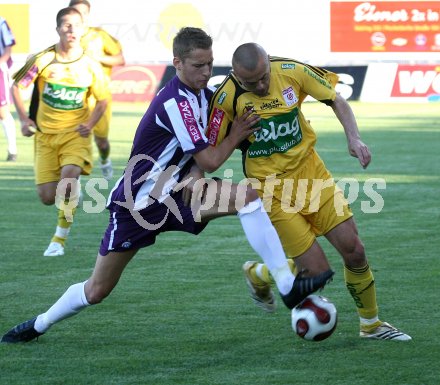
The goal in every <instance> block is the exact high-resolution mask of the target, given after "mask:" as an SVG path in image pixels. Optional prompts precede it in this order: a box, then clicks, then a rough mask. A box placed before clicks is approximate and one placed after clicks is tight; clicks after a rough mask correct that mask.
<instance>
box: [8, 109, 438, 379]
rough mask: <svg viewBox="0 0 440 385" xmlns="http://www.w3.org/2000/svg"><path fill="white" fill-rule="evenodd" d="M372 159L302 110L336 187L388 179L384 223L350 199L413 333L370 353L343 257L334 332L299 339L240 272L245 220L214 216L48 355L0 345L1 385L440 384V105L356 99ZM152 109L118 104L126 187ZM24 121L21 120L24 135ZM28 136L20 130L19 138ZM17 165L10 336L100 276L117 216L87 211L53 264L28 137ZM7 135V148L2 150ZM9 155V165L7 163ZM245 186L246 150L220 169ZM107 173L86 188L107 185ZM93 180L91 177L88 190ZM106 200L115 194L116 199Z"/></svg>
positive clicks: (151, 254) (56, 335)
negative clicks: (108, 230)
mask: <svg viewBox="0 0 440 385" xmlns="http://www.w3.org/2000/svg"><path fill="white" fill-rule="evenodd" d="M352 107H353V109H354V111H355V114H356V115H357V118H358V123H359V127H360V130H361V132H362V138H363V140H364V141H365V142H366V143H367V144H368V145H369V147H370V149H371V151H372V153H373V161H372V163H371V165H370V167H368V169H367V170H362V169H361V167H360V166H359V164H358V162H357V160H356V159H354V158H352V157H350V156H349V155H348V153H347V146H346V141H345V136H344V134H343V131H342V128H341V127H340V126H339V124H338V123H337V121H336V119H335V118H332V112H331V109H330V108H328V107H326V106H324V105H318V104H315V103H311V104H307V105H305V106H304V110H305V112H306V115H307V116H308V118H309V119H310V120H311V121H312V125H313V126H314V128H315V130H316V131H317V133H318V144H317V148H318V151H319V153H320V154H321V156H322V157H323V158H324V160H325V162H326V164H327V166H328V168H329V169H330V170H331V171H332V172H333V174H334V177H335V178H336V179H340V178H356V179H357V180H359V182H360V185H361V186H363V185H364V183H365V181H367V180H369V179H370V178H382V179H383V180H385V182H386V189H384V190H380V194H381V196H382V198H383V202H384V207H383V209H382V211H381V212H379V213H375V214H368V213H363V212H362V206H361V204H362V201H368V200H369V199H368V197H367V196H365V194H364V193H363V191H362V189H361V192H360V194H359V196H358V199H357V200H356V201H355V202H353V203H352V205H351V206H352V208H353V211H354V212H355V218H356V221H357V224H358V227H359V232H360V234H361V238H362V240H363V242H364V243H365V246H366V250H367V254H368V256H369V260H370V264H371V266H372V268H373V272H374V275H375V279H376V282H377V294H378V301H379V307H380V316H381V318H382V319H383V320H386V321H388V322H390V323H392V324H394V325H395V326H397V327H399V328H401V329H402V330H403V331H405V332H407V333H409V334H410V335H411V336H412V337H413V341H411V342H409V343H399V342H393V341H365V340H361V339H360V338H359V337H358V318H357V315H356V311H355V307H354V304H353V301H352V299H351V297H350V296H349V294H348V292H347V290H346V289H345V286H344V281H343V270H342V263H341V258H340V257H339V256H338V255H337V254H336V252H335V251H334V250H332V249H331V248H330V247H329V246H328V245H327V243H326V242H324V241H323V242H322V244H323V247H324V248H325V250H326V251H327V252H328V256H329V259H330V261H331V264H332V266H333V268H334V270H335V271H336V275H335V279H334V281H333V282H332V283H331V284H330V285H328V286H327V287H326V288H325V290H324V291H323V292H322V294H323V295H325V296H326V297H328V298H329V299H330V300H331V301H332V302H334V304H335V305H336V307H337V309H338V316H339V321H338V326H337V329H336V331H335V333H334V334H333V335H332V336H331V337H330V338H329V339H327V340H325V341H323V342H319V343H315V342H307V341H303V340H301V339H299V338H298V337H297V336H295V335H294V333H293V331H292V330H291V326H290V313H289V312H288V310H287V309H286V308H284V307H283V306H282V305H281V304H279V305H280V306H279V307H278V309H277V311H276V312H275V313H274V314H266V313H263V312H262V311H261V310H260V309H258V308H256V307H254V305H253V304H252V303H251V300H250V298H249V297H248V294H247V289H246V286H245V283H244V279H243V276H242V272H241V265H242V263H243V262H245V261H246V260H250V259H255V258H256V256H255V255H254V253H253V251H252V250H251V248H250V246H249V245H248V244H247V241H246V239H245V237H244V235H243V232H242V230H241V227H240V223H239V221H238V219H237V218H234V217H228V218H222V219H218V220H215V221H214V222H212V223H211V224H210V225H209V226H208V228H207V229H206V231H205V232H203V233H202V234H201V235H200V236H198V237H194V236H191V235H187V234H181V233H168V234H165V235H163V236H161V237H160V238H159V239H158V242H157V243H156V245H154V246H153V247H150V248H147V249H144V250H142V251H141V252H140V253H139V254H138V255H137V256H136V257H135V259H134V260H133V261H132V262H131V264H130V265H129V266H128V268H127V269H126V271H125V273H124V275H123V277H122V279H121V281H120V283H119V285H118V286H117V288H116V289H115V291H114V292H113V293H112V295H111V296H110V297H109V298H108V299H107V300H106V301H104V303H102V304H101V305H98V306H96V307H92V308H89V309H86V310H85V311H83V312H82V313H81V314H80V315H78V316H76V317H74V318H71V319H69V320H65V321H63V322H62V323H60V324H57V325H55V326H54V327H53V328H52V329H51V330H50V331H49V332H48V333H47V334H46V335H45V336H43V337H42V338H41V339H40V340H39V342H38V343H34V342H32V343H29V344H24V345H7V344H1V345H0V383H1V384H10V385H14V384H45V385H46V384H72V385H73V384H75V385H77V384H118V385H119V384H130V385H131V384H146V385H174V384H182V385H183V384H185V385H196V384H200V385H231V384H232V385H287V384H298V385H300V384H301V385H304V384H306V385H308V384H310V385H312V384H313V385H320V384H338V385H339V384H344V385H345V384H347V385H352V384H356V385H362V384H365V385H374V384H381V385H428V384H429V385H431V384H432V385H434V384H438V383H439V378H440V370H439V362H440V344H439V325H440V315H439V314H440V312H439V310H438V308H439V299H438V298H439V293H440V285H439V282H440V264H439V258H438V257H439V254H438V249H439V245H440V235H439V233H440V231H439V230H440V205H439V196H440V195H439V191H440V126H439V121H440V112H439V111H440V110H439V105H438V104H435V103H432V104H361V103H352ZM143 110H144V106H141V105H122V104H117V105H115V108H114V120H113V125H112V130H111V143H112V146H113V147H112V159H113V162H114V165H115V166H116V175H115V178H114V181H115V180H116V178H117V177H118V176H119V175H120V174H121V172H122V170H123V168H124V164H125V162H126V160H127V157H128V154H129V151H130V147H131V139H132V137H133V134H134V131H135V128H136V126H137V124H138V122H139V120H140V117H141V116H142V113H143ZM17 125H18V123H17ZM17 131H18V128H17ZM18 145H19V158H18V162H17V163H15V164H12V163H6V162H4V161H3V160H2V161H0V180H1V182H0V202H1V211H0V218H1V220H0V234H1V240H2V245H1V251H0V255H1V257H0V304H1V307H0V334H3V333H4V332H6V331H7V330H8V329H9V328H11V327H12V326H13V325H15V324H16V323H19V322H22V321H24V320H26V319H29V318H31V317H33V316H34V315H37V314H39V313H41V312H43V311H44V310H46V309H47V308H48V307H49V306H50V305H51V304H52V303H53V302H54V301H55V300H56V299H57V298H58V297H59V296H60V295H61V294H62V293H63V292H64V291H65V290H66V288H67V287H68V286H70V285H71V284H72V283H76V282H79V281H81V280H85V279H86V278H87V277H88V276H89V274H90V273H91V270H92V268H93V265H94V259H95V256H96V253H97V249H98V246H99V242H100V239H101V235H102V233H103V231H104V229H105V227H106V223H107V213H106V212H102V213H96V214H89V213H86V212H84V211H83V210H79V211H78V215H77V216H76V221H75V224H74V226H73V228H72V232H71V236H70V238H69V240H68V243H67V248H66V255H65V256H64V257H53V258H45V257H43V256H42V254H43V251H44V250H45V247H46V246H47V244H48V242H49V240H50V237H51V235H52V232H53V230H54V227H55V220H56V211H55V208H54V207H46V206H43V205H42V204H41V203H40V202H39V201H38V198H37V194H36V192H35V186H34V182H33V169H32V165H33V146H32V140H29V139H27V138H23V137H21V135H19V139H18ZM5 146H6V145H5V140H4V138H3V137H0V149H3V150H4V151H3V152H4V153H5V154H6V151H5ZM2 156H3V155H2ZM226 168H232V169H233V170H234V179H236V180H240V179H241V178H242V174H241V169H240V154H239V153H238V152H237V153H234V154H233V156H232V157H231V159H230V160H229V161H228V162H227V164H225V166H224V167H223V168H222V169H221V170H219V171H218V172H217V175H219V176H223V171H224V169H226ZM99 176H100V174H99V170H98V169H97V168H96V169H95V170H94V172H93V175H92V176H91V177H99ZM88 179H89V178H84V180H83V182H87V180H88ZM111 187H112V184H111V185H109V188H108V189H102V190H101V192H102V193H103V194H104V195H105V196H106V195H107V193H108V192H109V191H110V188H111Z"/></svg>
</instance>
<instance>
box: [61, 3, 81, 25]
mask: <svg viewBox="0 0 440 385" xmlns="http://www.w3.org/2000/svg"><path fill="white" fill-rule="evenodd" d="M74 13H76V14H77V15H79V16H80V17H81V20H82V15H81V13H80V12H79V11H78V10H77V9H75V8H73V7H67V8H63V9H60V10H59V11H58V13H57V27H61V19H62V18H63V17H64V16H66V15H71V14H74Z"/></svg>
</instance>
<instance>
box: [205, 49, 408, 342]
mask: <svg viewBox="0 0 440 385" xmlns="http://www.w3.org/2000/svg"><path fill="white" fill-rule="evenodd" d="M232 69H233V71H232V73H231V74H230V75H228V76H227V78H226V79H225V81H224V82H223V83H222V84H221V85H220V86H219V88H218V89H217V91H216V92H215V94H214V96H213V98H212V101H211V106H210V121H209V125H208V132H207V137H208V139H209V141H210V144H211V145H213V146H216V145H218V144H219V143H221V142H222V140H223V139H224V138H225V137H226V136H227V135H228V130H229V127H230V125H231V122H232V121H233V119H234V117H235V116H241V115H242V114H243V113H244V112H245V111H247V110H253V111H254V112H255V113H256V114H258V115H259V116H260V118H261V120H260V122H259V125H260V126H261V128H262V129H261V130H259V131H257V132H255V133H254V134H253V135H251V136H250V137H249V138H248V140H246V141H245V142H243V143H242V144H241V150H242V152H243V165H244V172H245V175H246V176H247V177H248V178H253V179H254V181H255V182H256V183H255V185H254V187H255V188H256V189H257V191H258V193H259V195H260V196H261V197H262V198H263V201H264V203H265V207H266V210H267V211H268V212H269V216H270V219H271V221H272V223H273V225H274V227H275V228H276V230H277V232H278V234H279V236H280V239H281V241H282V244H283V247H284V251H285V252H286V254H287V255H288V257H289V258H290V259H291V265H292V269H293V270H294V272H301V271H303V272H306V273H307V274H310V275H316V274H319V273H321V272H323V271H326V270H328V269H329V268H330V267H329V263H328V261H327V258H326V256H325V254H324V251H323V249H322V248H321V246H320V245H319V243H318V242H317V239H316V237H317V236H320V235H324V236H325V237H326V238H327V240H328V241H329V242H330V243H331V244H332V245H333V246H334V247H335V249H336V250H337V251H338V252H339V253H340V254H341V256H342V258H343V261H344V275H345V282H346V286H347V289H348V291H349V292H350V294H351V296H352V297H353V299H354V301H355V304H356V306H357V309H358V314H359V317H360V336H361V337H365V338H373V339H393V340H400V341H406V340H410V339H411V337H410V336H408V335H407V334H405V333H402V332H401V331H400V330H398V329H396V328H395V327H393V326H391V325H390V324H388V323H386V322H382V321H380V320H379V318H378V307H377V302H376V289H375V282H374V278H373V274H372V272H371V269H370V267H369V264H368V260H367V257H366V255H365V250H364V246H363V244H362V242H361V240H360V238H359V236H358V231H357V228H356V224H355V221H354V219H353V214H352V212H351V210H350V208H349V207H348V204H347V202H346V200H345V198H344V196H343V193H342V191H340V190H339V189H338V188H337V187H336V185H335V182H334V180H333V178H332V176H331V174H330V172H329V171H328V170H327V169H326V167H325V165H324V163H323V161H322V160H321V158H320V157H319V155H318V154H317V153H316V150H315V142H316V135H315V132H314V131H313V129H312V127H311V125H310V122H309V121H307V119H306V118H305V117H304V115H303V113H302V111H301V103H302V102H303V100H304V99H305V97H306V96H307V95H311V96H312V97H314V98H315V99H316V100H318V101H320V102H322V103H324V104H326V105H328V106H330V107H331V108H332V110H333V112H334V113H335V115H336V117H337V119H338V120H339V121H340V123H341V124H342V126H343V128H344V130H345V134H346V137H347V142H348V150H349V153H350V154H351V155H352V156H354V157H356V158H358V160H359V162H360V164H361V166H362V167H363V168H365V167H367V166H368V164H369V163H370V161H371V154H370V151H369V149H368V147H367V146H366V145H365V144H364V143H363V142H362V140H361V138H360V134H359V130H358V127H357V123H356V119H355V117H354V114H353V112H352V110H351V108H350V106H349V104H348V103H347V102H346V100H345V99H344V98H342V97H341V96H340V95H339V94H338V93H337V92H336V91H335V88H334V87H335V85H336V83H337V81H338V77H337V75H335V74H334V73H331V72H329V71H326V70H325V69H322V68H318V67H313V66H310V65H306V64H303V63H301V62H298V61H295V60H292V59H285V58H279V57H272V56H268V55H267V53H266V52H265V50H264V49H263V48H262V47H261V46H259V45H258V44H255V43H247V44H243V45H241V46H239V47H238V48H237V50H236V51H235V52H234V55H233V58H232ZM243 270H244V273H245V277H246V282H247V284H248V286H249V289H250V292H251V296H252V298H253V299H254V301H255V303H256V304H258V305H259V306H261V307H263V308H264V309H265V310H268V311H271V310H273V293H272V290H271V277H269V272H268V270H267V267H266V266H265V265H263V264H260V263H257V262H253V261H249V262H246V263H245V264H244V265H243Z"/></svg>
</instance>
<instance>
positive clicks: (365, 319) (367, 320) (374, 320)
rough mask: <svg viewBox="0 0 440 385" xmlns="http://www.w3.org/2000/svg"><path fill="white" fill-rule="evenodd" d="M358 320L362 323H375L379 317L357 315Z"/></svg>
mask: <svg viewBox="0 0 440 385" xmlns="http://www.w3.org/2000/svg"><path fill="white" fill-rule="evenodd" d="M359 321H360V323H361V324H362V325H373V324H374V323H376V322H377V321H379V317H378V316H376V317H373V318H362V317H359Z"/></svg>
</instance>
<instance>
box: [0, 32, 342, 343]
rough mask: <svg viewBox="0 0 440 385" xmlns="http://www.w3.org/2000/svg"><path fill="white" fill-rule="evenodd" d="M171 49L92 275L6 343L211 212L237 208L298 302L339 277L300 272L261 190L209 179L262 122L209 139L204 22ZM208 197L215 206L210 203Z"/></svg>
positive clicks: (201, 224) (92, 294)
mask: <svg viewBox="0 0 440 385" xmlns="http://www.w3.org/2000/svg"><path fill="white" fill-rule="evenodd" d="M173 54H174V58H173V65H174V67H175V68H176V76H175V77H174V78H173V79H171V80H170V81H169V82H168V83H167V84H166V85H165V87H164V88H162V89H161V90H160V91H159V92H158V94H157V95H156V97H155V98H154V99H153V101H152V102H151V104H150V106H149V108H148V110H147V112H146V113H145V115H144V117H143V118H142V120H141V122H140V124H139V126H138V128H137V131H136V134H135V137H134V140H133V146H132V151H131V154H130V159H129V161H128V165H127V167H126V170H125V172H124V175H123V176H122V177H121V178H120V179H119V180H118V182H117V183H116V185H115V187H114V188H113V190H112V192H111V196H110V197H109V201H108V202H109V204H108V209H109V211H110V219H109V225H108V227H107V230H106V232H105V234H104V236H103V238H102V241H101V247H100V249H99V253H98V256H97V260H96V264H95V269H94V271H93V273H92V275H91V277H90V278H89V279H88V280H87V281H85V282H80V283H77V284H74V285H72V286H70V287H69V288H68V289H67V291H66V292H65V293H64V294H63V295H62V296H61V297H60V298H59V300H58V301H57V302H56V303H55V304H54V305H53V306H52V307H51V308H50V309H49V310H47V311H46V312H45V313H42V314H40V315H38V316H37V317H35V318H33V319H31V320H29V321H26V322H24V323H22V324H19V325H17V326H16V327H14V328H13V329H11V330H10V331H9V332H7V333H6V334H5V335H4V336H3V337H2V342H7V343H16V342H26V341H30V340H33V339H35V338H37V337H38V336H40V335H42V334H43V333H45V332H46V331H47V330H48V329H49V328H50V327H51V326H52V325H53V324H55V323H57V322H59V321H61V320H63V319H65V318H67V317H70V316H73V315H75V314H77V313H78V312H80V311H81V310H83V309H85V308H86V307H88V306H90V305H93V304H97V303H99V302H101V301H102V300H103V299H104V298H106V297H107V296H108V295H109V294H110V293H111V291H112V290H113V288H114V287H115V286H116V284H117V283H118V281H119V278H120V277H121V274H122V272H123V270H124V269H125V267H126V266H127V264H128V263H129V262H130V260H131V259H132V258H133V257H134V256H135V254H136V253H137V252H138V250H139V249H141V248H143V247H147V246H150V245H152V244H154V242H155V240H156V237H157V236H158V235H160V233H162V232H166V231H184V232H188V233H192V234H198V233H200V232H201V231H202V230H203V229H204V228H205V226H206V224H207V223H208V222H209V221H210V220H211V219H214V218H217V217H220V216H225V215H234V214H237V215H238V217H239V219H240V221H241V224H242V227H243V229H244V232H245V234H246V237H247V239H248V241H249V243H250V244H251V246H252V247H253V248H254V250H255V251H256V252H257V253H258V254H259V255H260V257H261V258H262V259H263V261H265V263H266V264H267V266H268V268H269V270H270V272H271V274H272V276H273V277H274V279H275V282H276V285H277V287H278V290H279V292H280V293H281V297H282V298H283V300H284V301H285V302H286V303H289V304H298V303H300V302H301V301H302V300H303V299H304V298H305V297H306V296H307V295H309V294H311V293H312V292H314V291H316V290H318V289H320V288H322V287H323V286H324V285H325V284H326V283H327V282H328V281H329V280H330V279H331V277H332V276H333V272H332V271H331V270H330V269H329V270H328V271H325V272H323V273H322V274H320V275H317V276H315V277H308V278H306V277H302V276H301V275H298V276H297V277H294V275H293V274H292V272H291V270H290V268H289V265H288V263H287V260H286V256H285V254H284V251H283V248H282V246H281V242H280V240H279V238H278V235H277V233H276V231H275V229H274V227H273V226H272V224H271V223H270V220H269V217H268V216H267V213H266V212H265V210H264V208H263V205H262V202H261V200H260V198H259V197H258V195H257V193H256V192H255V190H253V189H251V188H250V187H249V186H246V185H237V184H232V183H230V182H229V181H221V180H214V179H205V178H204V171H207V172H212V171H215V170H216V169H217V168H218V167H220V165H221V164H222V163H224V162H225V161H226V159H227V158H228V157H229V156H230V155H231V153H232V152H233V151H234V149H235V148H236V146H237V145H238V144H239V143H240V142H241V141H242V140H244V139H245V138H246V137H248V136H249V135H250V134H251V133H253V132H255V131H256V130H258V129H259V128H252V127H253V126H254V125H256V124H258V121H259V120H260V119H259V117H258V116H256V115H255V114H253V113H252V111H249V112H248V113H246V114H244V115H242V116H241V117H239V118H237V119H235V120H234V122H233V123H232V127H231V132H230V135H229V136H228V138H226V139H225V140H224V141H223V142H222V143H221V144H220V145H219V146H217V147H216V148H214V147H211V146H209V144H208V139H207V138H206V136H205V134H204V130H205V128H206V125H207V121H208V104H209V101H210V99H211V97H212V91H211V90H210V89H209V88H207V85H208V81H209V79H210V77H211V74H212V65H213V60H214V59H213V52H212V39H211V37H210V36H208V35H207V34H206V33H205V32H204V31H203V30H201V29H199V28H191V27H187V28H183V29H181V30H180V31H179V32H178V34H177V35H176V36H175V38H174V40H173ZM139 180H142V183H138V181H139ZM182 187H183V188H182ZM222 191H223V193H222ZM224 191H230V194H227V193H226V194H225V193H224ZM206 202H212V205H208V206H206V207H205V203H206ZM189 205H190V206H189ZM201 245H202V244H201Z"/></svg>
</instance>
